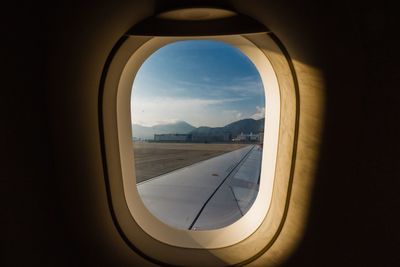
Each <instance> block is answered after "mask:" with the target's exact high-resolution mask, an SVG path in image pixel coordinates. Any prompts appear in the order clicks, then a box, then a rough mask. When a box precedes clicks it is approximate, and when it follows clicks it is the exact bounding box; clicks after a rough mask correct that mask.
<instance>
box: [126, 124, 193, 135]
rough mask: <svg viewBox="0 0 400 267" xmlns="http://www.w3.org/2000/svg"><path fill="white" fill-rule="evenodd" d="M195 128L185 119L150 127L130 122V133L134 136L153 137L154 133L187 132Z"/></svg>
mask: <svg viewBox="0 0 400 267" xmlns="http://www.w3.org/2000/svg"><path fill="white" fill-rule="evenodd" d="M194 129H196V128H195V127H193V126H192V125H190V124H189V123H187V122H185V121H177V122H174V123H166V124H158V125H154V126H151V127H146V126H142V125H139V124H132V135H133V137H136V138H142V139H153V138H154V134H168V133H179V134H187V133H190V132H191V131H193V130H194Z"/></svg>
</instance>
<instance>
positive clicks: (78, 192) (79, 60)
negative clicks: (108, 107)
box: [0, 0, 400, 266]
mask: <svg viewBox="0 0 400 267" xmlns="http://www.w3.org/2000/svg"><path fill="white" fill-rule="evenodd" d="M185 2H186V1H185ZM187 2H189V1H187ZM190 2H193V3H199V2H198V1H197V2H196V1H190ZM208 2H210V3H211V2H213V4H214V5H217V6H223V7H228V8H233V9H237V10H241V12H243V13H245V14H248V15H252V16H254V17H255V18H256V19H258V20H260V21H261V22H263V23H265V24H266V25H267V26H268V27H270V28H271V30H273V31H274V32H275V33H276V34H277V36H278V37H280V38H281V39H282V41H283V42H284V44H285V45H286V46H287V48H288V50H289V53H290V54H291V56H292V57H293V59H295V60H298V61H300V62H303V63H306V64H309V65H311V66H314V67H317V68H320V69H321V70H323V71H324V74H325V77H326V81H327V92H326V97H327V103H326V105H327V106H326V121H325V127H324V132H323V139H322V148H321V155H320V159H319V164H318V171H317V175H316V179H315V186H314V190H313V192H312V201H313V202H312V204H311V210H310V214H309V220H308V223H307V226H306V231H305V234H304V237H303V239H302V241H301V243H300V245H299V247H298V249H297V250H296V251H295V252H294V254H293V255H292V256H291V257H290V258H289V259H288V260H287V261H286V263H285V266H396V265H398V264H399V263H400V256H399V253H398V251H399V250H400V231H399V229H398V225H400V220H399V215H398V213H399V210H400V197H399V190H400V189H399V188H400V182H399V180H400V167H399V166H400V160H399V159H400V157H399V155H398V151H399V136H400V132H399V126H398V124H399V123H398V121H399V117H400V116H399V112H398V106H399V104H400V101H399V100H400V99H399V96H400V93H399V90H398V88H399V77H400V73H399V65H398V62H399V55H398V47H400V44H399V37H398V35H397V32H398V26H399V19H398V18H397V17H398V16H397V15H396V14H395V8H394V7H393V6H392V5H391V4H390V3H389V2H385V1H379V2H378V1H375V2H372V1H371V2H365V1H362V2H361V1H360V2H355V1H352V2H350V3H347V2H346V1H335V2H331V3H326V2H324V1H311V0H309V1H279V2H278V1H274V3H273V2H272V1H239V0H238V1H217V2H216V1H207V3H208ZM182 3H183V2H182V1H126V2H124V3H122V2H120V3H116V2H114V1H110V2H109V3H104V2H97V3H96V4H93V3H92V4H89V3H87V4H84V3H81V2H76V3H73V2H70V1H61V2H59V3H57V4H52V5H44V4H37V3H33V2H25V3H18V4H9V5H8V6H5V7H4V8H2V12H3V15H2V16H1V23H2V25H3V27H2V50H1V55H2V57H1V59H2V62H1V63H2V65H3V66H4V67H5V71H3V75H2V76H4V77H2V79H3V81H2V87H1V103H2V104H1V111H2V112H1V118H2V119H1V123H2V131H1V133H2V135H1V152H2V153H1V154H2V164H1V165H2V173H1V175H0V177H1V179H0V181H1V184H0V199H1V201H0V203H1V204H0V209H1V213H0V225H1V238H0V244H1V250H0V251H1V252H0V265H2V266H71V265H78V266H79V265H81V266H91V265H96V266H111V265H113V266H116V265H117V266H118V265H127V264H132V262H135V263H136V265H137V266H144V265H145V262H143V261H141V260H140V259H139V257H137V256H135V255H134V254H133V253H132V252H131V251H130V249H129V248H128V247H127V246H126V245H125V243H124V242H123V241H122V239H121V238H120V237H119V235H118V233H117V232H116V230H115V228H114V226H113V224H112V221H111V218H110V214H109V211H108V207H107V202H106V199H105V198H104V194H105V192H104V190H105V189H104V184H103V183H104V181H103V176H102V173H101V170H102V169H101V157H100V150H99V147H98V140H99V136H98V133H96V129H97V118H96V116H97V99H96V98H93V96H95V95H96V90H98V82H99V80H98V77H99V73H101V71H102V66H103V64H104V62H105V60H106V56H107V55H108V53H109V51H110V49H111V47H112V46H113V44H114V43H115V42H116V40H117V39H118V37H119V36H120V35H122V34H123V33H124V32H125V31H126V30H127V29H128V28H129V27H130V26H131V25H133V24H134V23H136V22H137V21H139V20H140V19H142V18H144V17H146V16H150V15H152V14H153V12H154V10H163V9H167V8H171V7H174V6H179V5H183V4H182ZM82 92H83V93H82ZM88 122H90V123H89V125H88ZM132 258H133V259H134V260H132Z"/></svg>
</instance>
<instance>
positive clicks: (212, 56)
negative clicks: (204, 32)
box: [131, 40, 265, 231]
mask: <svg viewBox="0 0 400 267" xmlns="http://www.w3.org/2000/svg"><path fill="white" fill-rule="evenodd" d="M264 117H265V93H264V87H263V83H262V81H261V77H260V74H259V73H258V71H257V69H256V67H255V66H254V64H253V63H252V61H251V60H250V59H249V58H248V57H247V56H246V55H244V54H243V53H242V52H241V51H240V50H238V49H237V48H236V47H234V46H232V45H229V44H227V43H224V42H220V41H211V40H185V41H177V42H173V43H170V44H168V45H166V46H164V47H162V48H160V49H158V50H157V51H156V52H154V53H153V54H152V55H150V57H148V58H147V59H146V61H145V62H144V63H143V64H142V66H141V67H140V69H139V71H138V72H137V74H136V76H135V79H134V83H133V87H132V94H131V123H132V144H133V154H134V164H135V176H136V183H137V189H138V192H139V195H140V197H141V199H142V201H143V203H144V205H145V206H146V207H147V209H148V210H149V211H150V212H151V213H152V214H153V215H154V216H155V217H156V218H158V219H159V220H161V221H162V222H164V223H166V224H168V225H170V226H172V227H174V228H178V229H186V230H197V231H199V230H210V229H218V228H222V227H225V226H228V225H230V224H232V223H233V222H235V221H237V220H238V219H240V218H241V217H242V216H243V215H244V214H245V213H246V212H247V211H248V210H249V209H250V207H251V206H252V204H253V202H254V201H255V199H256V196H257V193H258V189H259V184H260V173H261V163H262V150H263V149H264V148H263V137H264Z"/></svg>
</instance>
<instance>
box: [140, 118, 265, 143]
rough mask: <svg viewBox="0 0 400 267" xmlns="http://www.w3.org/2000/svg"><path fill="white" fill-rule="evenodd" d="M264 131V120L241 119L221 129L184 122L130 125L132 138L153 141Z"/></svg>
mask: <svg viewBox="0 0 400 267" xmlns="http://www.w3.org/2000/svg"><path fill="white" fill-rule="evenodd" d="M262 131H264V118H262V119H259V120H254V119H243V120H239V121H235V122H232V123H230V124H228V125H225V126H223V127H207V126H201V127H198V128H196V127H194V126H192V125H190V124H189V123H187V122H185V121H177V122H174V123H168V124H159V125H154V126H151V127H146V126H142V125H139V124H132V134H133V137H134V138H141V139H153V138H154V134H174V133H175V134H193V135H201V136H211V135H219V134H222V133H230V134H231V135H232V136H237V135H239V134H240V133H244V134H249V133H259V132H262Z"/></svg>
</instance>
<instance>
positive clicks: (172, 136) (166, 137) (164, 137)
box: [154, 134, 192, 142]
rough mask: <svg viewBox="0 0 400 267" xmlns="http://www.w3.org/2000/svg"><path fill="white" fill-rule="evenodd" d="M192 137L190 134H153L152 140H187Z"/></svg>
mask: <svg viewBox="0 0 400 267" xmlns="http://www.w3.org/2000/svg"><path fill="white" fill-rule="evenodd" d="M191 139H192V135H191V134H155V135H154V141H158V142H188V141H190V140H191Z"/></svg>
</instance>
